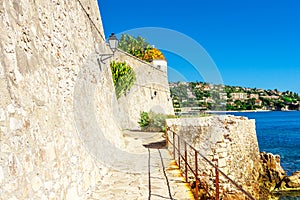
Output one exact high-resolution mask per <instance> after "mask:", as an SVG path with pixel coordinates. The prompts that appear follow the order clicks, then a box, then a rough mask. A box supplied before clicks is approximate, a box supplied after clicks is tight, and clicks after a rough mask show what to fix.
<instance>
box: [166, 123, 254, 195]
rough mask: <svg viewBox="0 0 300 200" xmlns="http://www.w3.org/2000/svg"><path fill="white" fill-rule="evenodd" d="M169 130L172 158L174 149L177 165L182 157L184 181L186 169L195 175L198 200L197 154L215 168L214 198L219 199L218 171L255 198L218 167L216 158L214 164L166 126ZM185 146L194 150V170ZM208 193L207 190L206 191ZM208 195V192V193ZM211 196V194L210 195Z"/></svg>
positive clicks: (243, 191) (244, 192)
mask: <svg viewBox="0 0 300 200" xmlns="http://www.w3.org/2000/svg"><path fill="white" fill-rule="evenodd" d="M168 131H170V132H171V133H173V141H170V139H169V137H167V140H168V142H169V143H170V144H171V145H172V146H173V156H174V160H176V153H175V152H176V151H177V156H178V163H177V164H178V166H179V168H180V169H181V167H180V165H181V164H180V160H181V159H180V158H182V160H183V161H184V168H185V172H184V175H185V180H186V182H188V177H187V175H188V169H189V170H190V172H192V174H193V175H194V177H195V181H196V188H195V190H196V191H195V198H196V199H197V200H198V198H199V197H198V195H199V194H198V185H199V182H200V178H199V177H198V155H199V156H200V157H201V158H203V159H204V160H205V161H206V162H207V163H208V164H209V165H211V166H212V167H213V168H215V174H216V178H215V185H216V193H215V199H216V200H219V198H220V197H219V194H220V192H219V189H220V188H219V173H220V174H222V175H223V176H224V177H225V178H226V179H227V180H228V181H229V182H231V183H232V184H233V185H234V186H235V187H237V188H238V189H239V190H240V191H241V192H242V193H243V194H244V195H245V196H246V197H248V198H249V199H250V200H255V198H254V197H252V196H251V194H249V193H248V192H247V191H246V190H244V189H243V188H242V187H241V186H240V185H238V184H237V183H236V182H235V181H234V180H232V179H231V178H230V177H228V176H227V175H226V174H225V173H224V172H223V171H221V170H220V169H219V167H218V160H217V159H216V160H214V161H216V163H215V164H214V163H213V162H211V161H210V160H208V159H207V158H206V157H205V156H203V155H202V154H201V153H200V152H199V151H198V150H197V149H195V148H194V147H193V146H191V145H190V144H189V143H187V142H186V141H185V140H183V139H181V138H180V136H179V135H178V134H177V133H175V132H174V131H172V130H170V129H169V128H167V132H168ZM175 136H177V146H176V142H175ZM180 141H181V142H184V151H185V152H184V155H182V154H181V152H180ZM187 146H188V147H189V148H191V149H192V150H193V151H194V152H195V170H194V169H193V168H192V166H191V165H190V164H189V162H188V159H187ZM206 192H207V193H208V194H209V191H208V190H207V191H206ZM209 195H210V194H209ZM210 196H211V195H210Z"/></svg>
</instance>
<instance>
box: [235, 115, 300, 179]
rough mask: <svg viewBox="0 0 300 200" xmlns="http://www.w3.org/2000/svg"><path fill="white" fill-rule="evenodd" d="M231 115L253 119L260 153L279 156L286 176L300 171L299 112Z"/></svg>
mask: <svg viewBox="0 0 300 200" xmlns="http://www.w3.org/2000/svg"><path fill="white" fill-rule="evenodd" d="M231 114H233V115H238V116H246V117H248V118H249V119H255V121H256V134H257V139H258V145H259V149H260V151H265V152H270V153H273V154H279V155H280V158H281V166H282V167H283V169H284V170H285V171H286V172H287V174H288V175H291V174H292V173H293V172H295V171H300V111H283V112H281V111H272V112H238V113H231Z"/></svg>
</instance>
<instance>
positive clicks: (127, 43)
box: [119, 34, 165, 62]
mask: <svg viewBox="0 0 300 200" xmlns="http://www.w3.org/2000/svg"><path fill="white" fill-rule="evenodd" d="M119 48H120V49H122V50H123V51H125V52H127V53H130V54H131V55H133V56H135V57H137V58H139V59H141V60H144V61H147V62H152V61H153V60H165V57H164V55H163V53H162V52H161V51H160V50H158V49H157V48H154V47H151V46H150V44H149V43H148V42H146V39H145V38H143V37H141V36H138V37H133V36H131V35H128V34H122V36H121V39H120V42H119Z"/></svg>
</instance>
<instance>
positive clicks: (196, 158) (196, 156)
mask: <svg viewBox="0 0 300 200" xmlns="http://www.w3.org/2000/svg"><path fill="white" fill-rule="evenodd" d="M194 151H195V168H196V171H195V178H196V191H195V199H196V200H198V199H199V196H198V192H199V188H198V186H199V181H198V152H197V151H196V150H194Z"/></svg>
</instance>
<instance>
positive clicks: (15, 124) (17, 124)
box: [9, 117, 23, 131]
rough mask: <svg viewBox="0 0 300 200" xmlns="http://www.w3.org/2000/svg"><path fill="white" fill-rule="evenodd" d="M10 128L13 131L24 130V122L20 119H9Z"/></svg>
mask: <svg viewBox="0 0 300 200" xmlns="http://www.w3.org/2000/svg"><path fill="white" fill-rule="evenodd" d="M9 128H10V130H11V131H16V130H19V129H22V128H23V122H22V120H20V119H16V118H14V117H11V118H10V119H9Z"/></svg>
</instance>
